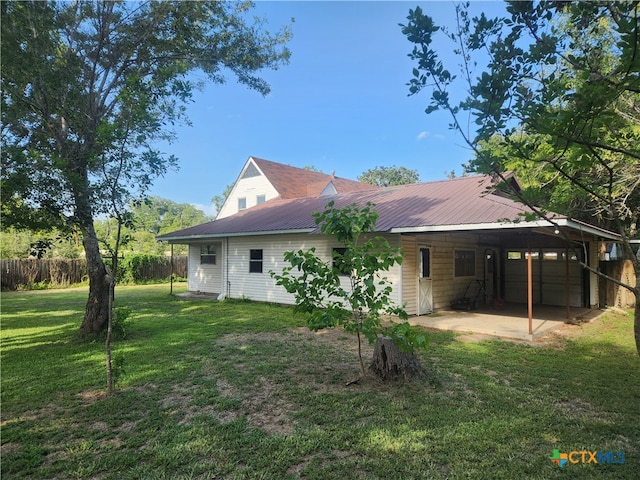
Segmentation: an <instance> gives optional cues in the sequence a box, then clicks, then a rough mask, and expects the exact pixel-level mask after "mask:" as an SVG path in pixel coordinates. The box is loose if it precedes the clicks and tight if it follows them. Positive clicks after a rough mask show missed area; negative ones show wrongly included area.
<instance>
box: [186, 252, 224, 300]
mask: <svg viewBox="0 0 640 480" xmlns="http://www.w3.org/2000/svg"><path fill="white" fill-rule="evenodd" d="M203 244H205V245H206V244H208V245H215V247H216V253H217V255H216V257H217V258H216V264H215V265H211V264H201V263H200V247H201V245H203ZM223 258H224V256H223V251H222V242H220V241H209V242H205V243H198V244H191V245H189V268H188V277H187V288H188V289H189V291H191V292H207V293H222V292H223V289H222V285H223V282H222V280H223V279H222V267H223Z"/></svg>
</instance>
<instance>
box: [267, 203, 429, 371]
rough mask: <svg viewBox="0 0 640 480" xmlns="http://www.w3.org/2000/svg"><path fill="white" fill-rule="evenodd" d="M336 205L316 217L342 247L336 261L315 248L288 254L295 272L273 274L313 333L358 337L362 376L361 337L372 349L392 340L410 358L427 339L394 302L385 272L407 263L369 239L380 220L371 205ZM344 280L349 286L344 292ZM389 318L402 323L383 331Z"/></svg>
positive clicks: (335, 253) (288, 269)
mask: <svg viewBox="0 0 640 480" xmlns="http://www.w3.org/2000/svg"><path fill="white" fill-rule="evenodd" d="M334 205H335V204H334V202H333V201H331V202H329V203H328V204H327V206H326V208H325V210H324V212H322V213H320V212H315V213H314V214H313V216H314V218H315V221H316V224H319V225H320V230H321V231H322V233H324V234H326V235H330V236H332V237H334V238H335V239H336V240H337V241H338V242H339V243H340V244H341V245H342V247H340V248H337V249H334V250H333V256H332V259H331V260H330V261H328V262H327V261H325V260H323V259H322V258H321V257H320V256H318V255H317V253H316V248H315V247H312V248H310V249H308V250H298V251H288V252H286V253H285V255H284V258H285V261H287V262H289V263H290V264H291V266H288V267H284V268H283V269H282V272H281V273H279V274H278V273H275V272H273V271H272V272H270V274H271V276H272V277H273V278H275V279H276V284H277V285H281V286H283V287H284V288H285V290H286V291H287V292H289V293H291V294H293V295H295V301H296V311H300V312H304V313H306V314H308V319H307V325H308V327H309V329H311V330H313V331H317V330H321V329H323V328H333V327H338V326H341V327H343V328H344V329H345V330H346V331H347V332H349V333H355V334H356V336H357V338H358V357H359V360H360V369H361V371H362V374H363V375H364V374H365V367H364V362H363V359H362V336H365V337H366V338H367V339H368V340H369V342H370V343H373V342H374V341H376V340H377V338H378V337H379V336H380V335H384V336H388V337H390V338H391V339H392V340H393V342H394V343H395V344H396V345H397V346H399V347H400V348H401V349H402V350H404V351H405V352H409V353H412V352H413V351H414V349H415V348H426V346H427V340H428V337H427V334H426V333H425V332H423V331H419V330H416V329H415V328H412V327H411V326H410V325H409V324H408V323H407V321H406V319H407V313H406V312H405V311H404V310H403V309H402V308H401V307H399V306H397V305H394V304H393V302H392V301H391V298H390V296H391V293H392V288H391V284H390V283H389V281H388V280H387V279H386V278H384V277H382V276H381V272H384V271H388V270H389V269H390V268H391V267H392V266H394V265H396V264H400V263H402V258H403V257H402V252H401V251H400V250H399V249H397V248H392V247H391V246H390V245H389V243H388V242H387V240H386V239H385V238H383V237H373V238H368V237H369V236H367V234H368V233H370V232H374V231H375V224H376V221H377V219H378V213H377V212H376V211H375V210H374V209H373V205H372V204H371V203H367V205H366V206H365V207H363V208H361V207H359V206H358V205H356V204H353V205H349V206H346V207H344V208H342V209H338V208H335V206H334ZM365 236H367V237H365ZM343 279H344V281H345V282H348V283H347V285H346V286H345V285H343ZM385 314H386V315H395V316H398V317H399V318H400V319H401V320H403V321H402V322H401V323H397V322H390V325H389V326H385V325H383V318H382V316H383V315H385ZM407 365H410V364H409V363H408V364H407ZM411 365H412V364H411ZM412 366H413V365H412ZM403 373H407V372H403Z"/></svg>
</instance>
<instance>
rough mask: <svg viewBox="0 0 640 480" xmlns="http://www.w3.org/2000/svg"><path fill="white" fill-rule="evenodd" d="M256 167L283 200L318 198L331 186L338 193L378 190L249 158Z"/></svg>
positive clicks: (288, 166)
mask: <svg viewBox="0 0 640 480" xmlns="http://www.w3.org/2000/svg"><path fill="white" fill-rule="evenodd" d="M249 159H250V160H253V162H254V163H255V165H256V166H257V167H258V168H259V169H260V171H261V172H262V173H263V174H264V175H265V176H266V177H267V179H268V180H269V182H271V185H273V187H274V188H275V189H276V191H277V192H278V193H279V194H280V198H282V199H290V198H303V197H317V196H319V195H321V194H322V193H323V192H324V191H325V190H326V189H327V186H329V185H330V184H332V185H333V187H334V189H335V190H333V191H336V192H337V193H346V192H357V191H363V190H371V189H375V188H378V187H376V186H374V185H369V184H368V183H362V182H356V181H354V180H348V179H346V178H340V177H336V176H334V175H327V174H326V173H322V172H313V171H311V170H306V169H304V168H298V167H292V166H290V165H283V164H282V163H276V162H272V161H269V160H265V159H263V158H257V157H249Z"/></svg>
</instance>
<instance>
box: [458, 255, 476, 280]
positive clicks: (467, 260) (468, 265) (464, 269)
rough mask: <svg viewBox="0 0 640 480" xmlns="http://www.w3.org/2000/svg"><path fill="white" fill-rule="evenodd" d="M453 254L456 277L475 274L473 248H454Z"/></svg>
mask: <svg viewBox="0 0 640 480" xmlns="http://www.w3.org/2000/svg"><path fill="white" fill-rule="evenodd" d="M454 256H455V276H456V277H474V276H475V275H476V252H475V250H456V251H455V254H454Z"/></svg>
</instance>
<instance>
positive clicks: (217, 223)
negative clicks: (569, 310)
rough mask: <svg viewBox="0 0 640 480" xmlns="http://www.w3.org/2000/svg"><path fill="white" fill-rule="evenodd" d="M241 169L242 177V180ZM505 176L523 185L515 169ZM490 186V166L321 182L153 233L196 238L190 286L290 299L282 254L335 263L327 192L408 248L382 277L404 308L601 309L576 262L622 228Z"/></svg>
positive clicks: (595, 255)
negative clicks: (278, 275)
mask: <svg viewBox="0 0 640 480" xmlns="http://www.w3.org/2000/svg"><path fill="white" fill-rule="evenodd" d="M251 165H255V167H256V168H257V169H259V170H258V171H259V172H262V174H263V175H266V174H265V172H264V169H263V168H262V167H263V166H264V165H265V164H262V165H261V163H260V161H259V160H258V161H256V159H253V158H252V159H250V162H248V164H247V165H246V166H245V168H244V169H243V172H244V173H246V172H247V171H249V169H251ZM267 170H268V167H267ZM244 173H243V174H241V176H240V179H239V181H238V182H237V183H238V184H239V183H240V182H242V181H243V180H247V178H243V176H244ZM250 178H252V177H249V179H250ZM325 179H326V178H325ZM509 181H511V182H514V185H517V182H516V180H515V178H510V179H509ZM270 183H271V182H270ZM273 183H276V184H277V183H278V182H277V181H275V182H273ZM327 185H328V184H327ZM236 186H237V185H236ZM334 186H335V185H334ZM495 186H496V185H495V181H494V179H493V178H492V177H491V176H484V175H483V176H469V177H462V178H456V179H449V180H443V181H435V182H427V183H420V184H411V185H403V186H394V187H386V188H375V187H370V188H368V189H360V188H356V189H354V190H353V191H345V192H340V191H336V192H334V191H327V189H326V188H320V187H319V186H318V188H316V189H315V190H314V191H313V192H312V191H311V190H310V189H307V191H306V195H305V194H304V192H302V191H300V192H298V193H296V194H295V195H299V196H296V197H290V196H289V195H288V194H285V195H280V196H277V197H275V198H273V199H269V200H265V201H264V202H261V203H260V204H258V205H256V206H254V207H253V208H247V209H244V210H241V211H239V212H238V213H235V214H233V215H230V216H224V217H220V218H218V219H216V220H214V221H212V222H208V223H205V224H202V225H198V226H194V227H191V228H186V229H184V230H179V231H176V232H172V233H168V234H165V235H160V236H158V237H157V238H158V240H163V241H167V242H170V243H179V244H188V245H189V273H188V288H189V290H190V291H200V292H212V293H219V294H222V295H224V296H228V297H246V298H249V299H253V300H259V301H267V302H277V303H285V304H292V303H294V298H293V297H292V296H291V295H290V294H288V293H287V292H286V291H285V290H284V289H283V288H282V287H280V286H277V285H276V284H275V281H274V280H273V279H272V278H271V276H270V275H269V272H270V271H272V270H273V271H276V272H280V271H281V270H282V268H283V267H284V266H285V262H284V259H283V256H284V252H285V251H288V250H294V249H308V248H310V247H315V248H316V253H317V254H319V255H321V256H323V257H324V258H326V259H327V261H331V258H332V256H333V249H335V248H339V247H340V245H339V244H338V243H337V242H336V241H335V239H333V238H332V237H328V236H325V235H324V234H322V233H320V230H319V228H318V226H317V225H316V224H315V220H314V218H312V213H313V212H315V211H322V210H324V208H325V206H326V204H327V203H328V202H329V201H331V200H333V201H334V202H335V206H336V207H337V208H341V207H343V206H346V205H350V204H353V203H356V204H359V205H364V204H366V203H367V202H371V203H373V204H374V205H375V207H374V208H375V209H376V210H377V211H378V215H379V218H378V223H377V226H376V234H377V235H381V236H384V237H385V238H387V240H388V241H389V243H390V244H391V245H392V246H396V247H400V248H401V249H402V251H403V252H404V255H405V258H404V262H403V263H402V265H397V266H395V267H393V268H392V269H391V270H390V271H388V272H385V276H386V277H387V279H388V280H389V281H390V282H391V283H392V285H393V294H392V300H393V301H394V302H395V303H397V304H400V305H405V309H406V311H407V312H408V313H409V314H415V315H422V314H428V313H431V312H433V311H434V310H439V309H447V308H450V306H451V304H452V302H455V301H456V299H460V298H461V297H464V296H473V297H474V300H476V301H478V302H491V301H494V300H495V299H499V301H505V302H513V303H526V302H528V300H529V298H531V301H532V302H533V304H538V305H557V306H565V305H568V306H574V307H597V306H598V302H599V300H598V299H599V295H598V281H597V278H596V275H595V274H594V273H591V272H590V271H589V270H587V269H585V268H583V266H582V264H581V262H584V264H586V265H589V266H590V267H593V268H597V267H598V261H599V250H600V243H601V242H602V241H605V240H606V241H615V240H617V239H618V237H617V235H615V234H614V233H611V232H608V231H605V230H602V229H600V228H598V227H595V226H592V225H588V224H586V223H583V222H580V221H577V220H573V219H571V218H567V217H564V216H560V215H557V216H556V217H555V218H554V219H553V222H550V221H547V220H533V221H531V220H526V219H524V218H523V214H525V213H531V212H530V210H529V209H528V208H527V207H525V206H524V205H522V204H520V203H518V202H515V201H514V200H512V199H510V198H509V197H508V196H506V195H505V194H504V193H502V192H501V191H500V190H499V189H496V188H495ZM234 188H235V187H234ZM280 188H281V191H286V190H282V189H283V187H280ZM307 188H308V187H307ZM329 190H331V189H329ZM336 190H338V189H337V188H336ZM238 191H241V189H240V188H238ZM243 191H245V192H246V191H248V190H243ZM529 259H530V261H529ZM529 278H530V280H529ZM480 287H482V288H480ZM529 291H531V297H530V296H529Z"/></svg>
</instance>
